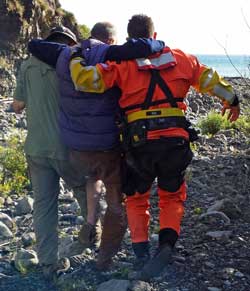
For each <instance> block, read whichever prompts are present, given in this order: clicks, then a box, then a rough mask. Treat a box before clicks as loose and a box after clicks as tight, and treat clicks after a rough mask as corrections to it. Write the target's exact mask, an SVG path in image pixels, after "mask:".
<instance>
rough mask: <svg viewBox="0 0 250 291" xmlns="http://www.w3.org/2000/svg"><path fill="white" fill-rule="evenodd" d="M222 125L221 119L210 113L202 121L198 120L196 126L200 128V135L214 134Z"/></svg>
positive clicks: (218, 115) (216, 114) (212, 112)
mask: <svg viewBox="0 0 250 291" xmlns="http://www.w3.org/2000/svg"><path fill="white" fill-rule="evenodd" d="M222 124H223V117H222V116H221V115H220V114H218V113H216V112H214V111H211V112H209V113H208V115H207V116H206V117H204V118H202V119H200V120H199V121H198V123H197V126H198V127H199V128H200V130H201V133H202V134H212V135H214V134H216V133H217V132H218V131H219V130H220V129H221V128H222Z"/></svg>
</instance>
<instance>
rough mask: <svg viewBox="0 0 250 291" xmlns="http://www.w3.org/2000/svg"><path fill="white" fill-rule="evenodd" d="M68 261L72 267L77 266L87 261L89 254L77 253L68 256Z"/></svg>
mask: <svg viewBox="0 0 250 291" xmlns="http://www.w3.org/2000/svg"><path fill="white" fill-rule="evenodd" d="M69 261H70V266H71V267H72V268H78V267H81V266H82V265H85V264H86V263H87V262H88V261H89V256H88V255H86V254H79V255H75V256H72V257H69Z"/></svg>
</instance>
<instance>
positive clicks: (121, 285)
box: [97, 279, 130, 291]
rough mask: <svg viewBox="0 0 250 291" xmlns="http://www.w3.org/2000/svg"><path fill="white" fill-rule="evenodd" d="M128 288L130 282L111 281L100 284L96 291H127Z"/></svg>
mask: <svg viewBox="0 0 250 291" xmlns="http://www.w3.org/2000/svg"><path fill="white" fill-rule="evenodd" d="M129 286H130V282H129V281H128V280H117V279H111V280H109V281H107V282H104V283H102V284H100V285H99V286H98V287H97V291H118V290H119V291H127V290H128V288H129Z"/></svg>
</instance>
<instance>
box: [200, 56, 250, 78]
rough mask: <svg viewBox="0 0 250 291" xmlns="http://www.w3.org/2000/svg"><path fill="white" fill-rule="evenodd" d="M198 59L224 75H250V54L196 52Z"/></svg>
mask: <svg viewBox="0 0 250 291" xmlns="http://www.w3.org/2000/svg"><path fill="white" fill-rule="evenodd" d="M195 55H196V56H197V58H198V60H199V61H200V62H201V63H202V64H204V65H207V66H208V67H212V68H214V69H215V70H216V71H217V72H218V73H219V74H220V75H221V76H224V77H245V78H249V77H250V55H228V56H227V55H217V54H214V55H205V54H195Z"/></svg>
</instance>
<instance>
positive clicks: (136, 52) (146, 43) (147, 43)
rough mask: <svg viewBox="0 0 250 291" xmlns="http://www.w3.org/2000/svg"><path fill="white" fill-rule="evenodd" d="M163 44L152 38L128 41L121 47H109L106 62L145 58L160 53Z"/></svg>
mask: <svg viewBox="0 0 250 291" xmlns="http://www.w3.org/2000/svg"><path fill="white" fill-rule="evenodd" d="M164 47H165V43H164V42H163V41H161V40H155V39H152V38H139V39H130V40H128V41H127V42H126V43H124V44H123V45H111V46H110V47H109V48H108V51H107V54H106V57H105V59H106V61H121V60H131V59H137V58H145V57H148V56H149V55H152V54H155V53H157V52H159V51H161V50H162V49H163V48H164Z"/></svg>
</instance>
